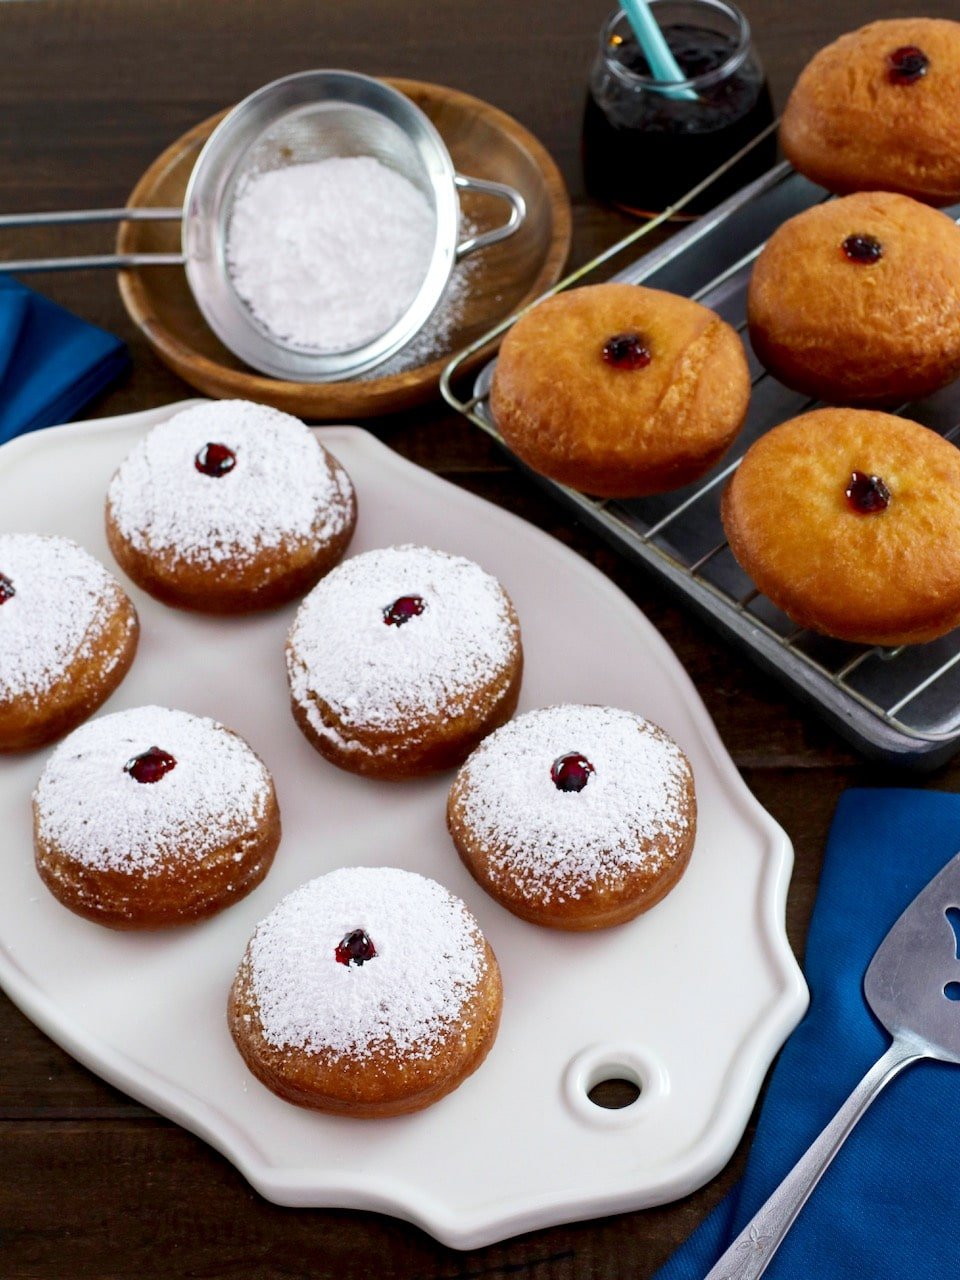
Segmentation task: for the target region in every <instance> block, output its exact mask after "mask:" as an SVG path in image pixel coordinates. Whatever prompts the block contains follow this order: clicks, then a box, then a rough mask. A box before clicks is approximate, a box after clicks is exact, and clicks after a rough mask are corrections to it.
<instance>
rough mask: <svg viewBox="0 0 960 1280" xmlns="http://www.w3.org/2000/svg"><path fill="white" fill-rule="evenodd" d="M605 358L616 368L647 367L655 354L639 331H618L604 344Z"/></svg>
mask: <svg viewBox="0 0 960 1280" xmlns="http://www.w3.org/2000/svg"><path fill="white" fill-rule="evenodd" d="M602 354H603V358H604V360H605V361H606V362H607V364H609V365H611V366H612V367H613V368H614V369H645V368H646V367H647V365H648V364H649V363H650V361H651V360H652V359H653V356H652V355H651V354H650V348H649V347H648V346H647V344H646V343H645V342H644V340H643V339H642V338H641V337H640V334H639V333H617V334H614V336H613V337H612V338H608V339H607V340H606V342H605V343H604V344H603V352H602Z"/></svg>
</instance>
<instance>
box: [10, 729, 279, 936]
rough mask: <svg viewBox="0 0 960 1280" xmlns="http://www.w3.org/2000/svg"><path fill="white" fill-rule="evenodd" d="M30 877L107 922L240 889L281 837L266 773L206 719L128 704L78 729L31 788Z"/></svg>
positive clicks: (201, 905) (174, 920)
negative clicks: (32, 870) (126, 708)
mask: <svg viewBox="0 0 960 1280" xmlns="http://www.w3.org/2000/svg"><path fill="white" fill-rule="evenodd" d="M33 814H34V849H35V853H36V864H37V870H38V872H39V873H40V878H41V879H42V880H43V882H44V884H45V885H46V886H47V888H48V889H49V890H50V892H51V893H52V894H53V896H54V897H55V898H57V899H58V900H59V901H60V902H62V903H63V905H64V906H65V907H69V908H70V910H71V911H75V912H76V913H77V914H78V915H81V916H85V917H86V918H87V919H88V920H95V921H96V922H97V924H103V925H107V926H108V927H110V928H112V929H161V928H167V927H169V926H171V925H178V924H187V923H190V922H192V921H195V920H202V919H204V918H205V917H206V916H211V915H214V914H215V913H216V912H218V911H222V910H223V909H224V908H225V907H229V906H232V904H233V903H234V902H239V900H240V899H241V898H243V897H245V896H246V895H247V894H248V893H249V892H250V891H251V889H254V888H255V887H256V886H257V885H258V884H259V883H260V881H261V880H262V879H263V877H264V876H265V875H266V874H267V872H268V871H269V869H270V866H271V863H272V862H273V856H274V854H275V853H276V851H277V846H278V844H279V843H280V811H279V809H278V808H277V797H276V794H275V792H274V789H273V781H272V779H271V777H270V774H269V773H268V772H267V769H266V767H265V766H264V764H263V762H262V760H261V759H260V758H259V756H257V755H255V753H254V752H253V751H252V750H251V749H250V747H248V746H247V744H246V743H245V742H244V740H243V739H242V738H241V737H239V736H238V735H237V734H235V733H231V732H230V730H229V729H225V728H224V727H223V725H221V724H217V723H216V721H214V720H208V719H204V718H201V717H199V716H191V715H188V714H187V713H186V712H185V711H171V710H169V709H167V708H165V707H136V708H134V709H132V710H129V711H118V712H116V713H115V714H113V715H109V716H101V717H100V718H99V719H97V720H91V721H90V722H89V723H88V724H85V725H83V726H81V728H79V729H76V730H75V731H74V732H73V733H72V734H71V735H70V736H69V737H68V738H66V739H65V740H64V741H63V742H62V743H61V744H60V746H59V747H58V748H57V750H56V751H55V752H54V753H53V755H52V756H51V757H50V759H49V761H48V762H47V766H46V768H45V769H44V771H43V774H42V776H41V778H40V781H39V782H38V784H37V788H36V791H35V792H34V796H33Z"/></svg>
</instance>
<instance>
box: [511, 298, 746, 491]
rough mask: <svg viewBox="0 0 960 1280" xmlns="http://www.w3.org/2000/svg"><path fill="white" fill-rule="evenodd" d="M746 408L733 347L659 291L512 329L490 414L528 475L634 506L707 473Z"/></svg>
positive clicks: (572, 309)
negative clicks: (621, 499)
mask: <svg viewBox="0 0 960 1280" xmlns="http://www.w3.org/2000/svg"><path fill="white" fill-rule="evenodd" d="M749 399H750V375H749V371H748V369H747V360H746V356H745V354H744V350H743V344H742V343H741V341H740V339H739V338H738V336H737V334H736V333H735V332H734V330H733V329H731V327H730V326H729V325H728V324H726V323H725V322H724V321H723V320H721V319H720V317H719V316H717V315H715V314H714V312H712V311H709V310H708V309H707V308H706V307H702V306H700V304H699V303H697V302H691V301H690V300H689V299H688V298H681V297H678V296H676V295H675V294H672V293H663V292H661V291H660V290H658V289H645V288H641V287H639V286H637V285H631V284H599V285H590V286H588V287H587V288H581V289H568V290H567V291H565V292H563V293H559V294H557V295H556V297H553V298H547V299H545V300H544V301H543V302H540V303H538V304H537V305H536V306H535V307H534V308H533V309H532V310H531V311H528V312H527V314H526V315H524V316H522V317H521V319H519V320H518V321H517V323H516V324H515V325H514V326H513V328H512V329H511V330H510V331H509V333H508V334H507V336H506V337H505V338H504V340H503V345H502V346H501V348H500V354H499V356H498V358H497V364H496V370H495V372H494V376H493V386H492V389H491V397H490V407H491V411H492V413H493V416H494V419H495V421H496V425H497V429H498V430H499V432H500V434H501V435H502V436H503V438H504V440H505V441H506V443H507V444H508V445H509V446H510V448H511V449H512V450H513V451H514V453H516V455H517V456H518V457H519V458H520V459H521V460H522V461H523V462H525V463H526V464H527V465H528V466H530V467H532V468H533V469H534V470H535V471H538V472H540V473H541V474H542V475H545V476H549V477H550V478H551V479H553V480H558V481H559V482H560V483H561V484H567V485H571V486H572V487H573V488H575V489H581V490H583V491H584V492H586V493H594V494H599V495H601V496H604V497H638V496H640V495H643V494H649V493H660V492H662V491H664V490H667V489H677V488H679V487H680V486H681V485H684V484H687V483H688V482H689V481H691V480H694V479H695V478H696V477H697V476H699V475H701V474H702V473H703V472H704V471H706V470H707V469H708V468H709V467H711V466H712V465H713V463H714V462H716V461H717V459H718V458H719V457H720V455H721V454H722V453H723V452H724V451H725V450H726V449H727V448H728V446H729V445H730V443H731V442H732V440H733V438H734V437H735V436H736V434H737V432H738V431H739V430H740V427H741V425H742V423H743V419H744V417H745V415H746V412H747V405H748V402H749Z"/></svg>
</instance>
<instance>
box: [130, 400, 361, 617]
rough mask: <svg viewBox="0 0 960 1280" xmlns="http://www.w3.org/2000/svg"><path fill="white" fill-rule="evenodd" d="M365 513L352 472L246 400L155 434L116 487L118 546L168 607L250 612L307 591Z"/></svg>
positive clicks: (299, 430) (173, 422) (191, 414)
mask: <svg viewBox="0 0 960 1280" xmlns="http://www.w3.org/2000/svg"><path fill="white" fill-rule="evenodd" d="M356 518H357V506H356V499H355V497H354V492H353V485H352V484H351V483H350V478H349V476H348V475H347V473H346V472H345V471H344V469H343V467H342V466H341V465H340V463H339V462H337V460H336V458H334V457H333V456H332V454H330V453H328V452H327V450H326V449H324V447H323V445H321V444H320V441H319V440H318V439H317V438H316V436H314V435H313V434H312V433H311V432H310V431H308V430H307V428H306V427H305V426H304V425H303V423H302V422H300V421H299V420H298V419H297V418H292V417H290V415H289V414H286V413H280V412H278V411H277V410H276V409H270V408H268V407H267V406H266V405H260V404H252V403H250V402H248V401H246V400H221V401H217V402H215V403H210V404H202V405H197V406H195V407H193V408H191V409H184V410H183V411H182V412H181V413H178V414H176V415H175V416H174V417H173V418H171V419H169V421H167V422H163V423H161V424H160V425H159V426H157V427H154V428H153V430H152V431H151V432H149V434H148V435H146V436H145V437H144V438H143V439H142V440H141V441H140V443H139V444H138V445H137V446H136V447H135V448H134V450H133V451H132V453H130V454H129V455H128V456H127V458H126V459H125V460H124V462H123V463H121V465H120V468H119V470H118V471H117V473H116V475H115V476H114V477H113V480H112V481H111V482H110V488H109V490H108V492H107V505H106V522H107V538H108V540H109V542H110V548H111V550H112V551H113V554H114V555H115V556H116V558H117V563H118V564H119V565H120V567H121V568H122V569H123V570H124V571H125V572H126V573H128V574H129V575H130V577H131V578H132V579H133V580H134V582H136V583H137V585H138V586H141V587H143V589H144V590H145V591H149V592H150V594H151V595H153V596H156V598H157V599H158V600H162V601H163V602H164V603H165V604H172V605H177V606H179V607H180V608H184V609H197V610H201V611H204V612H210V613H245V612H249V611H251V610H254V609H269V608H273V607H274V606H275V605H280V604H284V603H285V602H286V601H288V600H292V599H294V598H295V597H297V596H300V595H303V593H304V592H305V591H308V590H309V589H310V588H311V587H312V586H313V585H314V583H315V582H317V580H318V579H319V578H321V577H322V576H323V574H325V573H326V572H327V571H328V570H329V569H331V568H332V567H333V566H334V565H335V564H336V563H337V561H338V560H339V559H340V558H341V557H342V555H343V553H344V551H345V550H346V548H347V544H348V543H349V541H350V537H351V535H352V533H353V528H354V525H355V523H356Z"/></svg>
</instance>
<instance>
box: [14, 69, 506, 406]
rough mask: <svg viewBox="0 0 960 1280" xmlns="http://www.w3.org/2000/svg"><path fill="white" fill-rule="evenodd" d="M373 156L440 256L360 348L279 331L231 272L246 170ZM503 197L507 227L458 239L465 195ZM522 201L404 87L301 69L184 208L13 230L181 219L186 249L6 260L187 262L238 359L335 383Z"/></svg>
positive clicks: (204, 162) (254, 110)
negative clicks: (403, 191)
mask: <svg viewBox="0 0 960 1280" xmlns="http://www.w3.org/2000/svg"><path fill="white" fill-rule="evenodd" d="M359 155H363V156H372V157H374V158H375V159H376V160H379V161H380V162H381V163H383V164H385V165H388V166H389V167H390V168H392V169H394V170H396V171H397V172H398V173H400V174H401V175H402V176H403V177H405V178H407V179H408V180H409V181H410V182H411V183H413V185H414V186H415V187H417V188H418V190H419V191H421V192H422V194H423V195H424V196H425V197H426V199H427V200H428V202H429V204H430V206H431V208H432V210H433V213H434V217H435V236H434V244H433V252H432V254H431V257H430V261H429V264H428V267H427V270H426V274H425V275H424V278H423V281H422V283H421V285H420V288H419V291H418V292H417V294H416V296H415V297H414V299H413V302H412V303H411V304H410V306H409V307H408V308H407V310H406V311H405V312H404V313H403V314H402V315H401V316H400V317H399V318H398V319H397V320H396V321H395V322H394V323H393V324H392V325H391V326H390V328H389V329H387V330H386V331H385V332H384V333H381V334H379V335H378V336H376V337H375V338H373V339H372V340H370V341H369V342H366V343H364V344H363V345H362V346H358V347H355V348H353V349H352V350H338V351H332V352H330V351H313V350H307V349H304V348H303V347H297V346H293V345H290V344H289V343H286V342H285V341H284V340H283V339H281V338H278V337H277V336H276V335H275V334H273V333H271V332H270V331H269V330H268V329H267V328H266V327H265V326H264V325H263V324H262V323H261V322H260V321H259V320H258V319H257V317H256V316H255V315H254V314H253V312H252V311H251V310H250V308H249V307H248V306H247V304H246V303H245V302H244V300H243V299H242V298H241V297H240V295H239V294H238V293H237V291H236V289H235V288H234V286H233V282H232V280H231V278H230V273H229V271H228V269H227V256H226V246H227V238H228V232H229V227H230V218H231V213H232V209H233V202H234V199H235V197H236V195H237V192H238V190H239V189H240V186H241V184H242V183H243V181H244V179H246V178H247V177H249V176H251V175H254V174H257V173H262V172H265V171H267V170H269V169H276V168H279V167H281V166H284V165H292V164H304V163H307V162H310V161H316V160H326V159H329V158H331V157H334V156H359ZM460 190H469V191H476V192H480V193H483V194H486V195H491V196H496V197H499V198H501V199H503V200H504V201H506V202H507V203H508V204H509V206H510V212H509V216H508V218H507V221H506V222H505V223H503V225H502V226H499V227H496V228H494V229H493V230H490V231H486V232H484V233H482V234H480V235H476V236H472V237H470V238H469V239H466V240H463V241H460V242H459V243H458V236H459V224H460V202H459V195H458V193H459V191H460ZM525 215H526V208H525V205H524V200H523V197H522V196H521V195H520V193H519V192H518V191H516V190H514V189H513V188H512V187H508V186H506V185H504V184H503V183H498V182H489V181H486V180H482V179H479V178H470V177H466V176H464V175H462V174H459V173H457V172H456V170H455V169H454V166H453V162H452V160H451V158H450V154H449V152H448V151H447V148H446V146H445V145H444V142H443V140H442V138H441V137H440V135H439V133H438V132H437V130H436V129H435V128H434V126H433V125H432V124H431V122H430V121H429V120H428V119H427V117H426V115H424V113H423V112H422V111H421V110H420V109H419V107H417V106H415V105H414V103H413V102H411V101H410V99H409V98H407V97H405V96H404V95H403V94H402V93H400V92H398V90H396V89H393V88H391V87H390V86H389V85H386V84H384V83H383V82H381V81H379V80H375V79H372V78H371V77H369V76H363V75H358V74H357V73H355V72H350V71H304V72H300V73H298V74H296V75H292V76H287V77H285V78H284V79H282V80H275V81H274V82H273V83H272V84H268V85H265V86H264V87H263V88H262V89H258V90H257V91H256V92H255V93H253V94H251V95H250V97H248V98H245V99H244V100H243V101H242V102H241V103H239V104H238V105H237V106H236V107H234V109H233V110H232V111H231V112H230V113H229V114H228V115H227V116H225V117H224V119H223V120H222V121H221V122H220V124H219V125H218V126H217V128H216V129H215V130H214V132H213V133H212V134H211V136H210V138H209V139H208V140H207V143H206V145H205V146H204V148H203V150H202V151H201V153H200V155H199V156H198V158H197V162H196V164H195V166H194V169H193V172H192V174H191V177H190V182H189V184H188V186H187V192H186V197H185V200H184V205H183V208H182V209H150V208H135V209H94V210H83V211H78V212H62V213H61V212H55V213H41V214H15V215H9V216H5V217H0V228H3V227H5V226H7V227H8V226H18V225H19V226H24V225H43V224H48V225H55V224H61V225H62V224H66V223H71V222H107V221H124V220H128V219H129V220H137V221H145V220H151V219H166V220H172V219H178V220H180V222H181V253H180V254H111V255H103V256H99V257H83V258H46V259H30V260H24V261H20V262H5V263H0V268H2V269H4V270H6V271H10V272H17V273H19V272H30V271H51V270H73V269H77V268H86V267H118V268H129V267H138V268H139V267H144V266H154V265H155V266H174V265H180V266H183V267H184V269H185V271H186V275H187V280H188V282H189V285H190V289H191V291H192V293H193V296H194V299H195V301H196V303H197V306H198V307H199V308H200V311H201V312H202V314H203V316H204V318H205V319H206V321H207V323H208V324H209V325H210V328H211V329H212V330H213V331H214V333H215V334H216V335H217V337H218V338H219V339H220V340H221V342H223V343H224V345H225V346H226V347H228V348H229V349H230V350H231V351H232V352H233V353H234V355H236V356H238V357H239V358H240V359H241V360H244V361H245V362H246V363H247V364H249V365H250V366H252V367H253V368H255V369H257V370H259V371H260V372H262V373H267V374H271V375H272V376H274V377H277V378H283V379H287V380H290V381H294V382H332V381H340V380H346V379H350V378H353V377H356V376H358V375H359V374H362V373H366V372H368V371H369V370H371V369H374V368H376V367H377V365H379V364H381V363H383V362H384V361H385V360H388V359H389V358H390V357H391V356H392V355H394V354H395V353H396V352H398V351H399V350H400V349H401V348H402V347H404V346H406V344H407V343H408V342H410V341H411V339H412V338H414V337H415V336H416V334H417V333H418V332H419V331H420V330H421V329H422V328H423V326H424V325H425V324H426V322H427V320H428V319H429V318H430V316H431V314H432V313H433V311H434V309H435V308H436V306H437V304H438V303H439V301H440V299H441V297H442V296H443V292H444V289H445V288H446V285H447V281H448V280H449V277H450V273H451V271H452V270H453V267H454V265H455V264H456V263H457V262H458V261H459V260H460V259H462V258H464V257H466V256H467V255H468V254H470V253H473V252H475V251H476V250H478V249H483V248H486V247H488V246H489V245H493V244H496V243H498V242H499V241H501V240H504V239H506V238H507V237H508V236H510V235H512V234H513V233H514V231H516V230H517V229H518V228H519V227H520V225H521V224H522V222H523V219H524V217H525Z"/></svg>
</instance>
